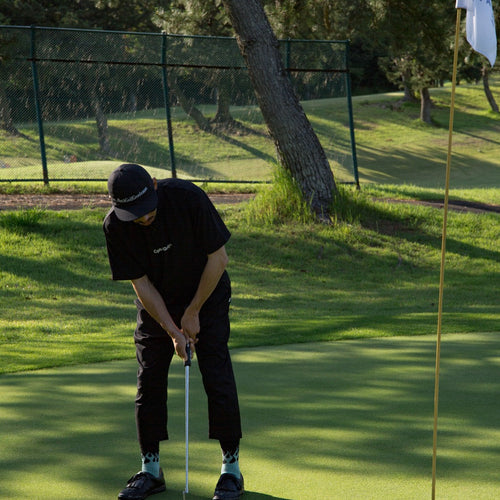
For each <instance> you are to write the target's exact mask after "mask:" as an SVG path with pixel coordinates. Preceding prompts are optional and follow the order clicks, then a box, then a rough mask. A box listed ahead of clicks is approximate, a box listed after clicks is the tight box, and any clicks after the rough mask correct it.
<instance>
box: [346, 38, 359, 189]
mask: <svg viewBox="0 0 500 500" xmlns="http://www.w3.org/2000/svg"><path fill="white" fill-rule="evenodd" d="M349 57H350V56H349V40H347V42H346V45H345V66H346V70H347V71H346V74H345V75H346V86H347V106H348V109H349V129H350V132H351V152H352V168H353V171H354V180H355V182H356V187H357V188H358V189H359V188H360V186H359V174H358V156H357V154H356V140H355V138H354V118H353V112H352V94H351V70H350V68H349Z"/></svg>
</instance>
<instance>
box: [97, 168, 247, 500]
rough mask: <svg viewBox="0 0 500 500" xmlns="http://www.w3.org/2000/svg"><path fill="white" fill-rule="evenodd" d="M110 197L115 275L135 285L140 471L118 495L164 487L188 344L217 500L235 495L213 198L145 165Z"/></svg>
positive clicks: (233, 400) (227, 297)
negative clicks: (216, 471)
mask: <svg viewBox="0 0 500 500" xmlns="http://www.w3.org/2000/svg"><path fill="white" fill-rule="evenodd" d="M108 191H109V195H110V197H111V200H112V204H113V206H112V208H111V210H110V211H109V213H108V214H107V215H106V218H105V220H104V224H103V229H104V233H105V235H106V244H107V250H108V257H109V263H110V267H111V274H112V278H113V280H130V281H131V282H132V286H133V288H134V290H135V293H136V295H137V299H136V301H135V303H136V306H137V327H136V329H135V334H134V340H135V346H136V355H137V361H138V364H139V368H138V372H137V396H136V400H135V419H136V425H137V436H138V440H139V445H140V450H141V455H142V467H141V471H139V472H138V473H137V474H135V475H134V476H133V477H132V478H131V479H129V481H128V483H127V486H126V488H125V489H123V490H122V491H121V492H120V494H119V495H118V498H119V499H129V500H132V499H133V500H138V499H143V498H146V497H148V496H149V495H152V494H154V493H159V492H161V491H164V490H165V480H164V477H163V472H162V469H161V468H160V441H163V440H167V439H168V431H167V388H168V378H167V377H168V370H169V367H170V363H171V361H172V357H173V355H174V353H177V355H178V356H179V357H181V358H182V359H183V360H186V359H187V355H186V344H187V343H188V342H189V344H190V347H191V350H192V352H195V351H196V355H197V358H198V365H199V369H200V372H201V375H202V379H203V385H204V388H205V392H206V394H207V398H208V421H209V438H211V439H217V440H218V441H219V443H220V446H221V449H222V468H221V475H220V478H219V480H218V482H217V486H216V488H215V493H214V497H213V498H214V500H215V499H220V500H223V499H224V500H227V499H237V498H239V497H240V495H241V494H242V493H243V476H242V475H241V472H240V468H239V460H238V457H239V442H240V438H241V421H240V411H239V405H238V394H237V390H236V384H235V379H234V375H233V368H232V364H231V358H230V355H229V350H228V345H227V344H228V339H229V317H228V313H229V303H230V301H231V283H230V281H229V276H228V274H227V272H226V270H225V268H226V265H227V262H228V257H227V254H226V250H225V244H226V242H227V241H228V239H229V237H230V233H229V231H228V229H227V228H226V226H225V225H224V223H223V222H222V219H221V218H220V216H219V215H218V213H217V211H216V209H215V207H214V206H213V205H212V203H211V201H210V200H209V198H208V197H207V196H206V194H205V193H204V192H203V191H202V190H201V189H200V188H198V187H196V186H195V185H194V184H192V183H190V182H188V181H183V180H179V179H166V180H159V181H157V180H156V179H153V178H151V176H150V175H149V174H148V172H147V171H146V170H145V169H144V168H142V167H141V166H139V165H136V164H123V165H120V166H119V167H118V168H117V169H116V170H114V171H113V173H112V174H111V176H110V177H109V179H108ZM167 449H168V447H167Z"/></svg>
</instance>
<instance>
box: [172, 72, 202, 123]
mask: <svg viewBox="0 0 500 500" xmlns="http://www.w3.org/2000/svg"><path fill="white" fill-rule="evenodd" d="M168 84H169V86H170V87H171V88H172V90H173V91H174V94H175V96H176V97H177V99H178V100H179V104H180V105H181V108H182V109H183V110H184V112H185V113H186V114H187V115H188V116H189V117H190V118H192V119H193V120H194V121H195V122H196V124H197V125H198V127H200V129H201V130H204V131H206V132H209V131H210V122H209V121H208V119H207V118H206V117H205V116H204V115H203V113H202V112H201V111H200V110H199V109H198V108H197V107H196V105H195V103H194V101H193V100H192V99H188V98H187V97H186V95H185V94H184V92H183V91H182V89H181V88H180V86H179V84H178V83H177V78H175V77H174V76H171V75H169V77H168Z"/></svg>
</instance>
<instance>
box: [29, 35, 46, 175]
mask: <svg viewBox="0 0 500 500" xmlns="http://www.w3.org/2000/svg"><path fill="white" fill-rule="evenodd" d="M35 56H36V47H35V26H31V72H32V75H33V90H34V94H35V109H36V120H37V122H38V137H39V139H40V155H41V157H42V172H43V183H44V184H45V185H48V184H49V172H48V170H47V154H46V152H45V135H44V133H43V118H42V108H41V106H40V90H39V87H38V69H37V66H36V60H35Z"/></svg>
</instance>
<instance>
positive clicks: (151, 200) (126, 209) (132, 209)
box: [113, 189, 158, 222]
mask: <svg viewBox="0 0 500 500" xmlns="http://www.w3.org/2000/svg"><path fill="white" fill-rule="evenodd" d="M157 206H158V195H157V194H156V191H155V190H154V189H151V190H150V192H149V194H148V195H147V196H146V197H144V198H141V200H140V202H139V203H132V204H130V205H125V206H121V207H118V206H116V205H115V206H114V207H113V208H114V212H115V214H116V216H117V217H118V219H120V220H121V221H123V222H130V221H133V220H135V219H139V218H140V217H143V216H144V215H146V214H149V212H152V211H153V210H155V209H156V207H157Z"/></svg>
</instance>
